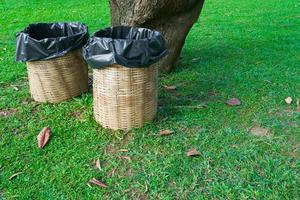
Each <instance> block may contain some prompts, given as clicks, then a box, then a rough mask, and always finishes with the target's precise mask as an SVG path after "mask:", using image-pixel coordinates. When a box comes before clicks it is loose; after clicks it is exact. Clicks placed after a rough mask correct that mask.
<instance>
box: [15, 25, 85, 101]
mask: <svg viewBox="0 0 300 200" xmlns="http://www.w3.org/2000/svg"><path fill="white" fill-rule="evenodd" d="M87 40H88V33H87V28H86V27H85V26H84V25H82V24H80V23H51V24H50V23H39V24H31V25H29V27H27V28H26V29H25V30H24V31H23V32H21V33H20V34H19V35H18V38H17V55H16V57H17V61H22V62H26V64H27V71H28V79H29V88H30V93H31V96H32V98H33V99H34V100H35V101H37V102H44V103H46V102H48V103H59V102H62V101H65V100H68V99H71V98H73V97H77V96H79V95H81V94H82V93H83V92H86V91H87V90H88V66H87V63H86V62H85V60H84V58H83V56H82V47H83V46H84V45H85V44H86V42H87ZM28 41H29V42H28Z"/></svg>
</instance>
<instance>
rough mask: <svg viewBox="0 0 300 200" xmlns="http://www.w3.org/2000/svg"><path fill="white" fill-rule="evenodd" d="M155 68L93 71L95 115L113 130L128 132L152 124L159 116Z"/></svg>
mask: <svg viewBox="0 0 300 200" xmlns="http://www.w3.org/2000/svg"><path fill="white" fill-rule="evenodd" d="M157 76H158V69H157V67H155V66H151V67H147V68H125V67H123V66H120V65H117V64H114V65H112V66H109V67H105V68H101V69H94V70H93V81H94V83H93V84H94V86H93V94H94V115H95V119H96V121H97V122H98V123H100V124H101V125H102V126H103V127H105V128H109V129H114V130H116V129H122V130H127V129H131V128H138V127H141V126H143V124H144V123H145V122H151V121H152V120H153V119H154V118H155V116H156V112H157Z"/></svg>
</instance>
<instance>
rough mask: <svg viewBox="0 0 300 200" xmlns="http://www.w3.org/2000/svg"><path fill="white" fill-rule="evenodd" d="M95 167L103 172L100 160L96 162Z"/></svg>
mask: <svg viewBox="0 0 300 200" xmlns="http://www.w3.org/2000/svg"><path fill="white" fill-rule="evenodd" d="M95 166H96V168H97V169H99V170H101V163H100V160H99V159H97V160H96V162H95Z"/></svg>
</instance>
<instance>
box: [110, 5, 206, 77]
mask: <svg viewBox="0 0 300 200" xmlns="http://www.w3.org/2000/svg"><path fill="white" fill-rule="evenodd" d="M203 3H204V0H110V8H111V16H112V21H111V22H112V25H113V26H116V25H129V26H136V27H143V28H150V29H154V30H157V31H159V32H161V33H162V35H163V36H164V37H165V39H166V42H167V47H168V49H169V51H170V54H169V55H168V56H166V57H165V58H163V59H162V60H161V61H160V62H159V63H158V65H159V66H160V69H161V70H162V71H165V72H169V71H170V70H171V69H172V67H173V66H174V65H175V64H176V62H177V61H178V58H179V56H180V53H181V49H182V47H183V45H184V42H185V39H186V36H187V34H188V33H189V31H190V29H191V27H192V26H193V24H194V23H195V22H196V21H197V19H198V17H199V15H200V13H201V10H202V7H203Z"/></svg>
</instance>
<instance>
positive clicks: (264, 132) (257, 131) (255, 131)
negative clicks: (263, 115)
mask: <svg viewBox="0 0 300 200" xmlns="http://www.w3.org/2000/svg"><path fill="white" fill-rule="evenodd" d="M250 133H251V134H252V135H255V136H270V131H269V129H266V128H262V127H260V126H254V127H252V128H251V129H250Z"/></svg>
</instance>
